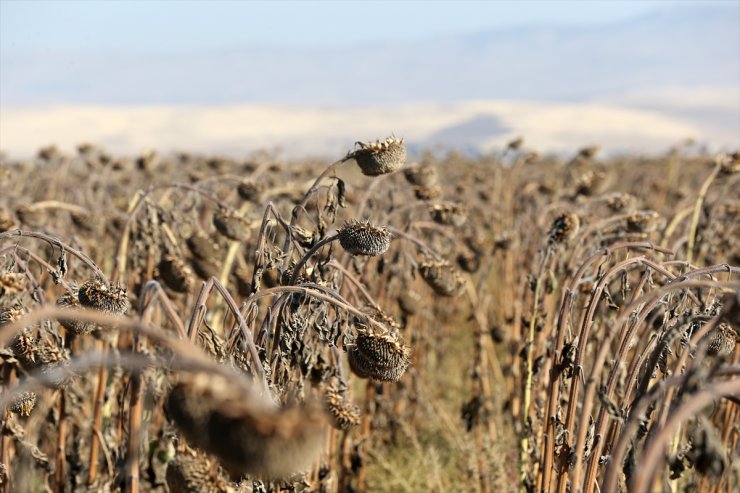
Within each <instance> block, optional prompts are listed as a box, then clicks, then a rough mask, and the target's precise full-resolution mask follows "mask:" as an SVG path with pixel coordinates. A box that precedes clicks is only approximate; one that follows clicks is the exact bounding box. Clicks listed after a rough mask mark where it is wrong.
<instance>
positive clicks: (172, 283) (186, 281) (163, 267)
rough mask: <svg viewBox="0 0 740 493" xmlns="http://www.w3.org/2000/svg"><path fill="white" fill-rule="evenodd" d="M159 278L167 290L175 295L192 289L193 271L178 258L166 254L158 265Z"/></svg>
mask: <svg viewBox="0 0 740 493" xmlns="http://www.w3.org/2000/svg"><path fill="white" fill-rule="evenodd" d="M158 270H159V277H160V279H162V280H163V281H164V283H165V284H166V285H167V287H168V288H170V289H171V290H172V291H175V292H177V293H187V292H189V291H190V290H191V289H192V288H193V282H194V280H193V271H192V269H191V268H190V266H189V265H188V264H186V263H185V262H184V261H183V260H182V259H181V258H180V257H177V256H175V255H171V254H167V255H164V256H163V257H162V260H161V261H160V262H159V265H158Z"/></svg>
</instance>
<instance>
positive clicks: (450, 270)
mask: <svg viewBox="0 0 740 493" xmlns="http://www.w3.org/2000/svg"><path fill="white" fill-rule="evenodd" d="M419 273H420V274H421V277H422V278H423V279H424V281H426V283H427V284H428V285H429V286H430V287H431V288H432V289H433V290H434V292H435V293H437V294H438V295H440V296H458V295H459V294H462V292H463V290H464V289H465V278H463V277H462V275H461V274H460V273H459V272H458V271H457V270H455V268H454V267H452V266H451V265H450V264H449V263H448V262H447V261H446V260H436V259H432V258H429V259H427V260H425V261H424V262H422V263H421V264H420V265H419Z"/></svg>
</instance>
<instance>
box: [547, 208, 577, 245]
mask: <svg viewBox="0 0 740 493" xmlns="http://www.w3.org/2000/svg"><path fill="white" fill-rule="evenodd" d="M580 226H581V220H580V219H579V218H578V215H577V214H574V213H572V212H566V213H563V214H561V215H559V216H558V217H557V218H555V221H553V223H552V226H551V227H550V231H549V232H548V233H547V241H548V242H549V243H550V244H551V245H557V244H560V243H567V242H568V241H570V240H572V239H573V238H575V236H576V234H577V233H578V228H579V227H580Z"/></svg>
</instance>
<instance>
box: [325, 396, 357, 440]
mask: <svg viewBox="0 0 740 493" xmlns="http://www.w3.org/2000/svg"><path fill="white" fill-rule="evenodd" d="M324 401H325V403H326V408H327V410H328V411H329V415H330V416H331V417H332V425H333V426H334V428H336V429H338V430H344V431H347V430H350V429H351V428H354V427H355V426H357V425H358V424H360V408H359V407H357V406H356V405H354V404H352V402H350V401H348V400H347V399H346V398H345V397H344V395H343V394H342V392H341V390H339V389H338V388H337V387H336V386H335V385H330V386H328V387H327V389H326V391H325V392H324Z"/></svg>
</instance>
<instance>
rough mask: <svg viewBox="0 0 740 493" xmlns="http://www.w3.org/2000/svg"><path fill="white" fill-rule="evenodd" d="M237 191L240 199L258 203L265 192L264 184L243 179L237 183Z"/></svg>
mask: <svg viewBox="0 0 740 493" xmlns="http://www.w3.org/2000/svg"><path fill="white" fill-rule="evenodd" d="M237 192H239V197H241V198H242V199H244V200H246V201H248V202H252V203H255V204H259V203H260V202H261V201H262V194H264V193H265V184H264V183H256V182H254V181H252V180H244V181H242V182H241V183H239V186H238V187H237Z"/></svg>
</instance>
